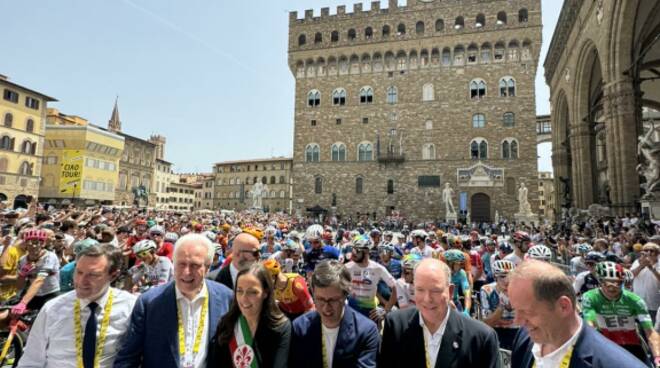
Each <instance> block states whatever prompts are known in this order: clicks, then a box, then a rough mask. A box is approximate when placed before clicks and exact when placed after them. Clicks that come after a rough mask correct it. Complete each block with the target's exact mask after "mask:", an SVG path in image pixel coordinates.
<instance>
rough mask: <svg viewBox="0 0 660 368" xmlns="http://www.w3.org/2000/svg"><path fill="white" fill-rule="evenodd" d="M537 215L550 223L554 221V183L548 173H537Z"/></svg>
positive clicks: (550, 174)
mask: <svg viewBox="0 0 660 368" xmlns="http://www.w3.org/2000/svg"><path fill="white" fill-rule="evenodd" d="M539 215H540V216H541V217H542V218H544V219H545V220H548V221H550V222H554V220H555V181H554V178H553V177H552V173H551V172H548V171H541V172H539Z"/></svg>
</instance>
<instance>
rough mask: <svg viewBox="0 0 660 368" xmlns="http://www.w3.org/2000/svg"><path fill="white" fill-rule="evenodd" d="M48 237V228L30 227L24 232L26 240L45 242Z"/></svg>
mask: <svg viewBox="0 0 660 368" xmlns="http://www.w3.org/2000/svg"><path fill="white" fill-rule="evenodd" d="M46 238H48V232H46V230H41V229H29V230H26V231H25V232H24V233H23V240H25V241H30V240H37V241H40V242H42V243H44V242H45V241H46Z"/></svg>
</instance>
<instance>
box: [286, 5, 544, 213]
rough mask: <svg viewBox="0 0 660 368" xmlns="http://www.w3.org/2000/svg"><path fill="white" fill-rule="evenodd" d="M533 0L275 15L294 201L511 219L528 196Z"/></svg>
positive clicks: (535, 42) (537, 14)
mask: <svg viewBox="0 0 660 368" xmlns="http://www.w3.org/2000/svg"><path fill="white" fill-rule="evenodd" d="M540 49H541V2H540V0H516V1H510V0H462V1H451V2H450V1H441V0H408V1H407V5H405V6H399V4H398V3H397V1H396V0H390V1H389V3H388V7H387V8H384V7H381V3H380V2H378V1H374V2H371V6H370V9H368V10H367V9H365V8H363V4H355V5H353V9H352V12H349V11H347V9H346V6H339V7H337V9H336V14H330V9H329V8H322V9H321V11H320V14H318V13H317V14H316V15H315V14H314V11H313V10H306V11H305V13H304V17H301V18H298V13H297V12H291V13H290V15H289V67H290V69H291V72H292V74H293V76H294V78H295V82H296V91H295V117H294V119H295V123H294V154H293V174H292V175H293V183H294V184H293V185H294V187H293V193H294V198H293V200H294V203H296V204H297V205H298V206H299V207H301V208H315V207H317V206H320V207H321V208H322V209H326V210H328V211H331V212H332V211H335V212H336V213H337V215H340V216H344V218H346V217H348V216H351V217H353V218H354V219H355V218H356V217H363V216H364V215H365V214H366V215H368V216H369V217H377V218H380V217H382V216H385V215H390V214H397V213H400V214H402V215H403V216H406V217H408V218H409V219H419V220H437V219H444V218H445V213H444V211H445V209H444V206H443V205H442V200H441V192H442V187H444V185H445V183H450V184H451V186H452V188H454V190H455V196H454V203H456V204H457V206H456V207H457V210H460V211H462V212H461V213H462V215H466V214H467V212H468V211H469V212H470V214H471V218H472V220H473V221H477V222H478V221H490V220H492V219H493V217H494V214H495V211H496V210H497V211H499V214H500V215H501V217H502V218H507V219H509V220H513V214H514V213H515V212H516V210H517V207H518V205H517V189H516V188H517V187H518V186H519V184H520V182H525V183H526V186H527V187H528V188H530V189H529V190H530V193H529V198H530V199H533V200H532V201H531V202H532V203H531V205H532V209H533V210H534V211H536V208H537V204H538V200H537V199H536V198H538V194H537V192H536V191H537V189H535V188H537V186H536V185H534V184H535V183H536V182H537V153H536V123H535V122H536V105H535V89H534V79H535V75H536V69H537V66H538V58H539V52H540Z"/></svg>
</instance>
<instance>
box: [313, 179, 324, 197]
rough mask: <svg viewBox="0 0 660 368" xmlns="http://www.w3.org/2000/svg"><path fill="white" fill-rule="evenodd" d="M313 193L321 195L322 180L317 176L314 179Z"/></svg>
mask: <svg viewBox="0 0 660 368" xmlns="http://www.w3.org/2000/svg"><path fill="white" fill-rule="evenodd" d="M314 193H316V194H321V193H323V178H321V177H320V176H317V177H315V178H314Z"/></svg>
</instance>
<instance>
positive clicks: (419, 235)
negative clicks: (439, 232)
mask: <svg viewBox="0 0 660 368" xmlns="http://www.w3.org/2000/svg"><path fill="white" fill-rule="evenodd" d="M427 236H428V234H427V233H426V231H424V230H422V229H416V230H413V231H412V232H410V237H412V238H422V239H426V237H427Z"/></svg>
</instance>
